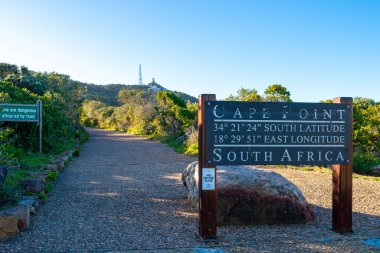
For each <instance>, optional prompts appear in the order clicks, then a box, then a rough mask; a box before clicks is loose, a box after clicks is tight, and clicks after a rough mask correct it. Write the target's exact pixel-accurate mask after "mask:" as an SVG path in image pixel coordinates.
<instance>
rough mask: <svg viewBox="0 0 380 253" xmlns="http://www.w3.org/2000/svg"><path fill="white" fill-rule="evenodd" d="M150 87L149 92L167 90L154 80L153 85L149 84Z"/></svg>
mask: <svg viewBox="0 0 380 253" xmlns="http://www.w3.org/2000/svg"><path fill="white" fill-rule="evenodd" d="M148 86H149V88H148V89H149V90H153V91H161V90H166V89H165V88H163V87H162V86H161V85H159V84H158V83H156V80H155V79H154V78H152V82H151V83H148Z"/></svg>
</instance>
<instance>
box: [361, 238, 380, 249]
mask: <svg viewBox="0 0 380 253" xmlns="http://www.w3.org/2000/svg"><path fill="white" fill-rule="evenodd" d="M364 242H365V243H366V244H367V245H369V246H372V247H375V248H377V249H380V238H371V239H368V240H365V241H364Z"/></svg>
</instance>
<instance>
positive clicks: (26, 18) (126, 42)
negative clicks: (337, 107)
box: [0, 0, 380, 102]
mask: <svg viewBox="0 0 380 253" xmlns="http://www.w3.org/2000/svg"><path fill="white" fill-rule="evenodd" d="M0 6H1V7H0V17H1V22H0V62H7V63H13V64H17V65H25V66H27V67H29V68H30V69H32V70H36V71H48V72H50V71H56V72H60V73H65V74H68V75H70V76H71V78H73V79H75V80H79V81H83V82H89V83H95V84H108V83H124V84H136V83H138V65H139V64H140V63H141V64H142V70H143V79H144V82H145V83H148V82H150V81H151V78H152V77H154V78H156V81H157V82H158V83H160V84H161V85H163V86H165V87H167V88H169V89H172V90H178V91H183V92H186V93H189V94H190V95H193V96H198V95H199V94H201V93H215V94H216V96H217V98H220V99H222V98H225V97H227V96H228V95H229V94H231V93H235V92H236V91H237V90H238V89H240V88H241V87H246V88H255V89H257V90H258V91H259V93H263V92H264V90H265V88H266V87H267V86H268V85H270V84H273V83H280V84H282V85H284V86H286V87H287V88H288V90H289V91H290V92H291V95H292V98H293V100H294V101H297V102H316V101H319V100H322V99H330V98H333V97H338V96H352V97H355V96H363V97H369V98H372V99H375V100H376V101H379V100H380V1H376V0H374V1H368V0H363V1H359V0H357V1H348V0H346V1H332V0H325V1H324V0H309V1H304V0H303V1H296V0H278V1H270V0H266V1H254V0H247V1H242V0H230V1H223V0H199V1H197V0H192V1H190V0H187V1H185V0H136V1H132V0H130V1H129V0H123V1H117V0H108V1H106V0H80V1H78V0H62V1H58V0H56V1H48V0H45V1H42V0H24V1H20V0H0Z"/></svg>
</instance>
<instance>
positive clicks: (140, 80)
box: [139, 64, 143, 85]
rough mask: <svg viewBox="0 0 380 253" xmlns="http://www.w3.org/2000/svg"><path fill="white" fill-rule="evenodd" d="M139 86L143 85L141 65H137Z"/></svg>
mask: <svg viewBox="0 0 380 253" xmlns="http://www.w3.org/2000/svg"><path fill="white" fill-rule="evenodd" d="M139 85H143V80H142V73H141V64H140V65H139Z"/></svg>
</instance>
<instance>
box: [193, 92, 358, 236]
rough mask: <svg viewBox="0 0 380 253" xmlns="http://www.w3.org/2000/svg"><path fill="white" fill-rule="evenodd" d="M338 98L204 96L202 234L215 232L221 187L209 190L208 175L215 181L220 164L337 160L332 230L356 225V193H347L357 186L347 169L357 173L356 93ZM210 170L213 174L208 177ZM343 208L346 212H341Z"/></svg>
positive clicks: (328, 162)
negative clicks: (354, 159) (354, 143)
mask: <svg viewBox="0 0 380 253" xmlns="http://www.w3.org/2000/svg"><path fill="white" fill-rule="evenodd" d="M334 102H337V103H281V102H237V101H215V95H201V96H200V97H199V112H198V124H199V165H200V167H199V168H201V169H200V170H199V171H200V172H199V173H200V174H199V178H201V179H202V180H199V181H200V186H199V189H200V205H199V206H200V236H201V237H202V238H215V237H216V218H215V219H214V216H215V217H216V191H217V187H216V186H215V187H214V190H212V189H211V190H210V186H209V183H207V182H208V181H205V180H206V179H208V180H209V181H210V180H211V177H212V175H214V180H215V182H216V177H217V173H216V166H217V165H269V164H272V165H279V164H292V165H333V171H334V173H333V176H334V178H333V182H334V185H333V194H334V200H333V203H335V204H333V230H335V231H338V232H348V231H351V230H352V221H350V218H349V217H351V216H352V204H351V203H352V193H351V194H350V193H348V192H352V185H351V184H350V183H349V182H351V181H352V179H350V176H349V175H347V174H346V172H347V173H348V174H350V173H351V174H352V172H350V169H347V168H351V171H352V99H351V98H340V99H336V100H334ZM210 168H213V170H214V171H215V172H214V173H212V171H210ZM205 172H208V175H209V176H208V177H207V178H206V179H205ZM206 174H207V173H206ZM204 184H207V188H204ZM211 188H212V187H211ZM343 192H344V193H343ZM204 198H206V200H205V199H204ZM335 200H336V201H335ZM343 202H344V203H345V204H342V203H343ZM338 209H339V210H340V211H339V212H338V211H336V210H338ZM341 212H344V213H345V215H344V217H346V218H341V216H342V213H341ZM337 217H339V218H337ZM205 220H207V222H205ZM341 224H344V225H341Z"/></svg>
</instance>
